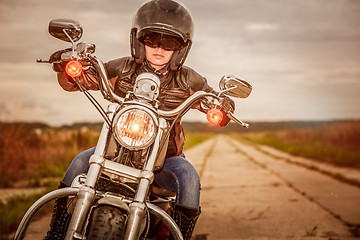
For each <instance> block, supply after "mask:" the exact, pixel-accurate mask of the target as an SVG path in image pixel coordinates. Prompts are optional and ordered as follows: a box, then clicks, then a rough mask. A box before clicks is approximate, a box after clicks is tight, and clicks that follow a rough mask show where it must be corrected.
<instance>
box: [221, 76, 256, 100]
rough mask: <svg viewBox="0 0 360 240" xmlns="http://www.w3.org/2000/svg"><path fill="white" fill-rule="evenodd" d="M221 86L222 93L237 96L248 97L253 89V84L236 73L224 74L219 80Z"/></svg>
mask: <svg viewBox="0 0 360 240" xmlns="http://www.w3.org/2000/svg"><path fill="white" fill-rule="evenodd" d="M219 88H220V90H221V93H225V94H226V95H228V96H231V97H237V98H247V97H248V96H249V95H250V93H251V91H252V86H251V85H250V84H249V83H248V82H246V81H244V80H241V79H240V78H239V77H238V76H236V75H234V74H227V75H225V76H223V77H222V78H221V80H220V82H219Z"/></svg>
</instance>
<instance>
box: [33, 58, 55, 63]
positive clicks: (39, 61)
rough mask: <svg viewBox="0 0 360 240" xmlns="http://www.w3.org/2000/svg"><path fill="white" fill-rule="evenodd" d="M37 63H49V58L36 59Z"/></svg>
mask: <svg viewBox="0 0 360 240" xmlns="http://www.w3.org/2000/svg"><path fill="white" fill-rule="evenodd" d="M36 62H37V63H51V62H50V61H49V60H42V59H41V58H37V59H36Z"/></svg>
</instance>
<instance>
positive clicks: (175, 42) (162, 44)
mask: <svg viewBox="0 0 360 240" xmlns="http://www.w3.org/2000/svg"><path fill="white" fill-rule="evenodd" d="M140 41H141V42H142V43H144V44H145V45H146V46H148V47H151V48H162V49H164V50H165V51H178V50H180V49H182V48H184V47H185V43H184V41H182V39H181V38H177V37H173V36H169V35H165V34H162V33H148V34H146V35H145V36H144V38H143V39H142V40H140Z"/></svg>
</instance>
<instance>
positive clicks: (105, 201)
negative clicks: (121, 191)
mask: <svg viewBox="0 0 360 240" xmlns="http://www.w3.org/2000/svg"><path fill="white" fill-rule="evenodd" d="M97 205H110V206H114V207H117V208H121V209H123V210H125V211H126V212H130V208H129V206H128V205H127V204H126V203H125V202H124V201H122V200H121V199H119V198H117V197H111V196H108V197H103V198H101V199H100V200H99V201H98V202H97Z"/></svg>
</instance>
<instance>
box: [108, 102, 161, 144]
mask: <svg viewBox="0 0 360 240" xmlns="http://www.w3.org/2000/svg"><path fill="white" fill-rule="evenodd" d="M113 129H114V135H115V138H116V140H117V141H118V142H119V143H120V144H121V145H123V146H124V147H126V148H128V149H131V150H138V149H143V148H146V147H148V146H150V144H152V143H153V141H154V139H155V136H156V129H157V125H156V123H155V121H154V117H153V116H152V115H151V114H150V113H149V112H147V111H145V110H143V109H139V108H132V109H127V110H126V109H124V110H123V111H120V112H119V113H118V116H117V117H116V119H115V122H114V126H113Z"/></svg>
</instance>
